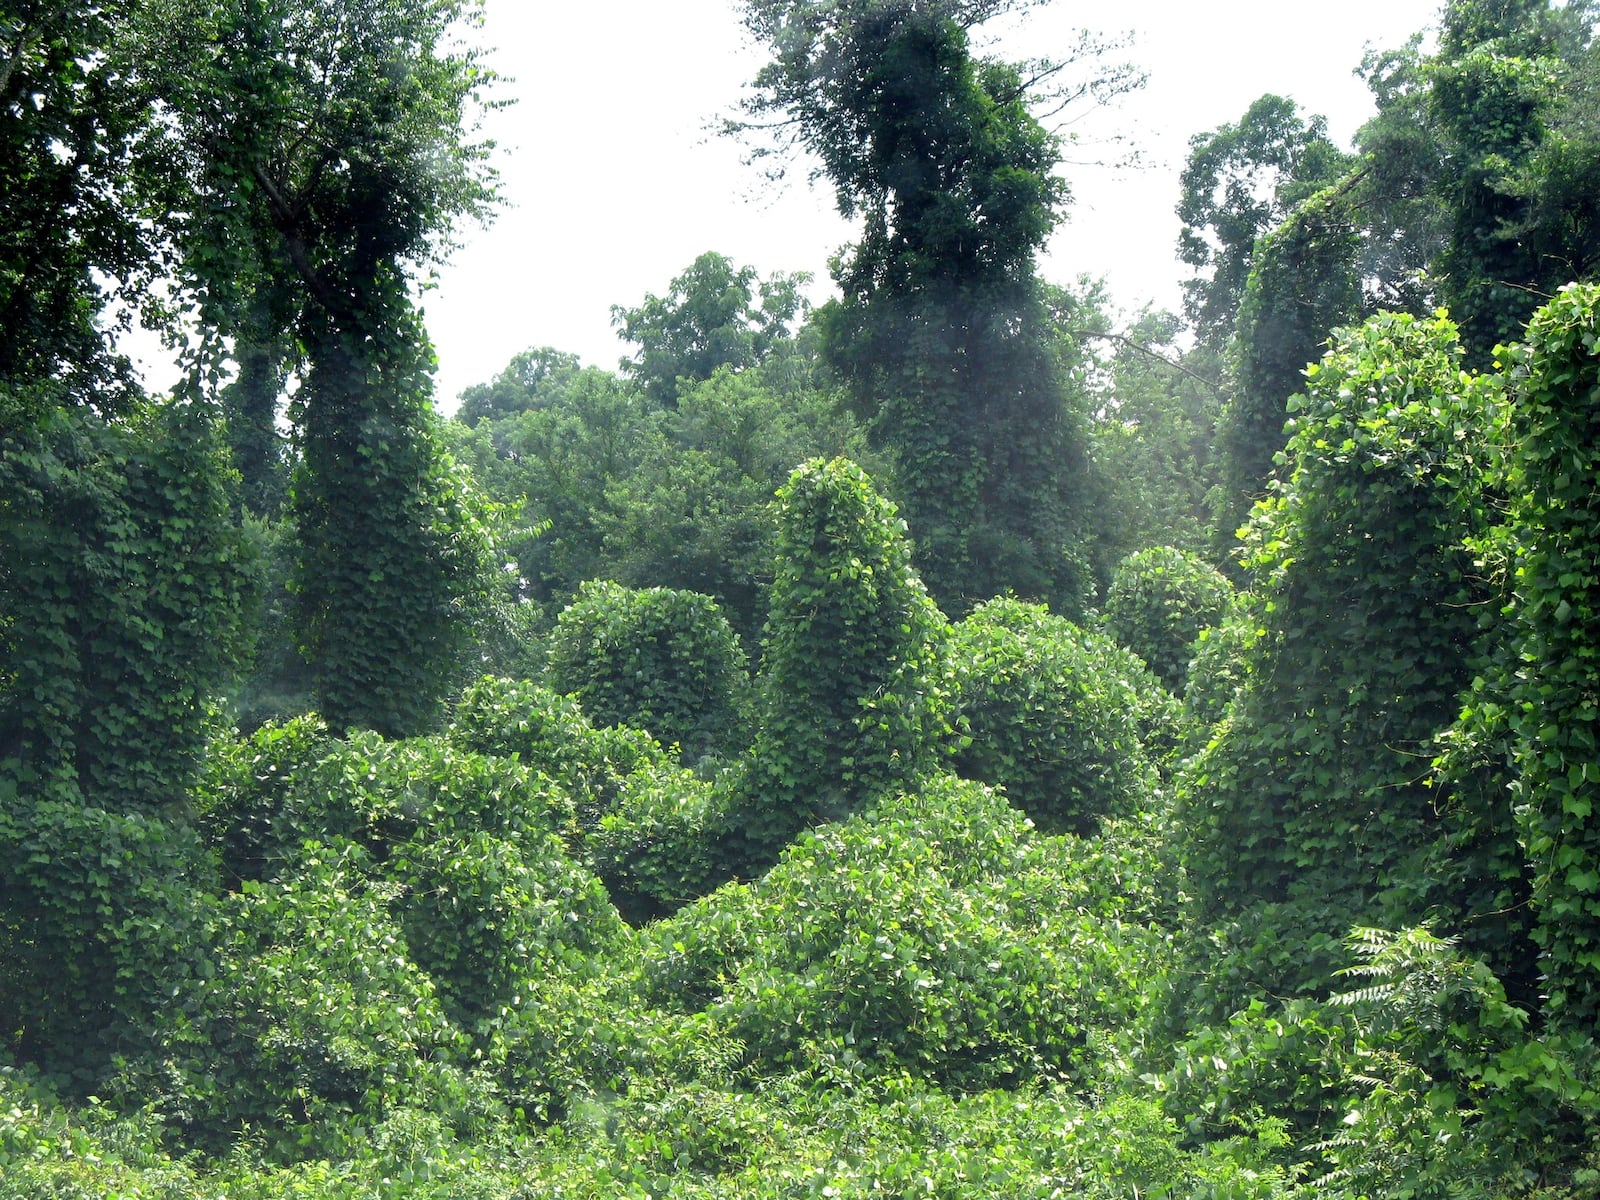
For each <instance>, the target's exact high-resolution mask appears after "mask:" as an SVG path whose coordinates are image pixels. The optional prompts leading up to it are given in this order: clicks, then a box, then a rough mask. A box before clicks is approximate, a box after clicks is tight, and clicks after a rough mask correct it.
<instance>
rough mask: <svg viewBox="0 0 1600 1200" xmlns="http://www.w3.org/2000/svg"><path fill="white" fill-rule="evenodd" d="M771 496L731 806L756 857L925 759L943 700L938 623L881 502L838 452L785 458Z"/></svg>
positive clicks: (892, 784) (897, 781)
mask: <svg viewBox="0 0 1600 1200" xmlns="http://www.w3.org/2000/svg"><path fill="white" fill-rule="evenodd" d="M778 504H779V516H778V574H777V579H776V581H775V582H774V583H773V586H772V617H771V620H770V621H769V622H768V626H767V628H768V642H767V647H766V658H765V666H766V679H765V695H764V697H763V700H764V708H763V714H762V724H761V733H760V736H759V738H758V739H757V743H756V747H755V751H754V755H753V763H752V768H751V771H750V774H749V778H748V789H747V802H746V811H745V812H743V813H741V821H742V824H743V826H744V828H745V829H746V831H747V832H748V834H749V837H750V840H751V843H752V846H753V849H754V852H755V857H754V859H753V860H752V861H753V862H756V863H764V862H770V861H771V860H772V858H773V857H775V856H776V854H777V852H778V851H779V849H781V848H782V846H783V845H784V844H785V843H786V842H787V841H788V840H789V839H790V838H791V837H793V836H794V835H795V834H796V833H797V832H799V831H800V830H801V829H804V828H805V827H806V826H807V825H810V824H814V823H816V822H820V821H828V820H835V819H838V818H841V817H844V816H848V815H849V814H850V813H852V812H854V811H856V810H857V809H858V808H860V807H861V806H862V805H864V804H866V803H869V802H870V801H871V800H873V799H874V798H876V797H878V796H881V795H885V794H889V793H892V792H893V791H895V790H897V789H900V788H903V787H906V786H908V785H910V784H911V783H912V782H913V781H914V780H916V779H917V778H918V777H919V776H920V775H921V774H922V773H923V772H925V771H927V770H930V769H931V768H932V767H933V766H934V765H935V762H936V754H937V738H938V736H939V734H940V733H941V731H942V730H943V728H944V724H945V712H946V706H947V705H946V698H945V696H944V694H943V690H942V687H941V679H940V667H939V652H940V648H941V645H942V642H943V640H944V637H945V636H946V630H947V626H946V623H945V620H944V616H943V614H941V613H940V612H939V610H938V608H937V607H936V606H935V605H934V603H933V601H932V600H930V599H929V598H928V594H927V592H926V591H925V590H924V588H923V586H922V582H921V580H919V579H918V578H917V575H916V572H915V571H913V570H912V568H911V553H910V548H909V546H908V545H907V543H906V537H905V523H904V522H903V521H901V520H900V518H899V517H898V516H897V515H896V510H895V507H894V505H893V504H891V503H889V501H887V500H885V499H884V498H883V497H882V496H880V495H879V494H878V493H877V492H876V491H874V490H873V487H872V482H871V480H869V479H868V478H867V476H866V474H865V473H864V472H863V471H862V470H861V468H859V467H857V466H856V465H855V464H854V463H852V462H849V461H847V460H845V459H834V460H833V461H831V462H823V461H822V460H820V459H816V460H813V461H811V462H808V463H806V464H805V465H804V466H801V467H800V468H798V469H797V470H796V471H795V472H794V473H793V474H792V475H791V476H790V477H789V482H788V483H787V484H785V485H784V487H783V488H782V490H780V491H779V493H778Z"/></svg>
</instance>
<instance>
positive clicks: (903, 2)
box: [740, 0, 1130, 610]
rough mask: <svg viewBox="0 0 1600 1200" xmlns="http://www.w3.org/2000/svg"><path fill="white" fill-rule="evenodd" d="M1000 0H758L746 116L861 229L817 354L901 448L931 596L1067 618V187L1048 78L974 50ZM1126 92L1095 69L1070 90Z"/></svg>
mask: <svg viewBox="0 0 1600 1200" xmlns="http://www.w3.org/2000/svg"><path fill="white" fill-rule="evenodd" d="M1011 7H1013V5H1012V4H1010V3H1008V2H1006V0H985V2H980V3H968V2H962V0H931V2H926V3H918V2H913V0H847V2H845V3H839V4H829V5H818V4H808V3H795V2H794V0H748V2H747V3H746V5H745V22H746V24H747V26H748V27H749V29H750V30H751V32H752V33H754V34H755V35H756V37H758V38H759V39H760V40H761V41H762V42H763V43H765V44H766V45H767V46H768V47H769V48H770V50H771V53H772V58H771V61H770V62H768V63H767V65H766V66H764V67H763V68H762V69H761V71H760V72H759V73H758V75H757V76H756V80H755V91H754V94H753V97H752V98H751V100H750V101H749V103H748V113H749V116H750V118H751V121H750V122H748V123H745V124H743V125H741V126H740V127H741V128H742V129H744V130H746V131H749V130H751V129H753V128H755V127H756V126H757V125H761V124H765V125H767V126H768V127H769V128H775V129H776V130H777V131H778V133H779V137H780V141H786V142H787V143H788V144H789V145H796V144H798V145H803V146H804V147H806V148H807V149H809V150H810V151H811V152H812V153H814V154H815V155H816V156H817V158H818V159H819V160H820V161H821V164H822V165H821V173H822V174H825V175H826V177H827V178H828V180H829V181H830V182H831V183H832V184H833V186H834V189H835V194H836V197H837V203H838V207H839V210H840V212H841V213H843V214H844V215H845V216H847V217H859V218H860V219H861V220H862V223H863V233H862V237H861V240H860V241H859V242H857V243H856V244H855V245H854V246H852V247H850V248H849V249H848V250H847V251H846V252H845V253H844V254H843V255H841V257H840V259H839V261H838V264H837V266H836V268H835V271H834V276H835V280H836V282H837V283H838V285H839V287H840V289H841V291H842V293H843V298H842V299H841V300H839V301H837V302H835V303H833V304H830V305H829V306H827V307H826V308H825V309H824V310H822V313H821V314H820V315H821V322H822V329H823V345H824V354H825V357H826V358H827V359H828V360H829V361H830V362H831V364H832V365H833V366H834V367H835V369H836V370H838V371H839V372H840V373H841V375H842V376H843V377H844V378H845V379H846V380H847V382H848V385H849V387H850V389H851V392H852V394H853V396H854V398H855V402H856V404H857V405H858V407H859V408H860V409H861V410H862V411H863V413H864V414H865V415H866V416H867V417H868V419H869V421H870V428H871V432H872V434H873V436H874V438H875V441H876V443H877V444H878V445H879V446H881V447H883V448H885V449H886V450H887V451H889V453H890V454H891V456H892V458H893V460H894V466H895V472H896V475H895V482H894V490H895V492H896V494H897V495H898V496H899V497H901V499H902V500H903V501H904V505H905V509H906V515H907V520H908V521H909V524H910V527H911V531H912V535H913V537H914V538H915V539H916V542H917V547H918V550H917V553H918V560H919V563H920V564H921V567H922V569H923V571H924V573H925V574H926V576H927V578H928V581H929V586H930V588H931V589H932V591H933V592H934V594H935V595H936V596H938V597H939V598H940V599H941V600H942V601H944V602H945V603H946V604H947V605H948V606H952V607H954V608H956V609H961V608H964V607H967V606H968V605H970V604H971V603H972V602H974V601H975V600H978V599H981V598H983V597H985V596H988V595H991V594H993V593H994V592H996V591H999V590H1002V589H1004V588H1006V587H1012V588H1015V589H1017V590H1019V591H1023V592H1026V593H1029V594H1032V595H1037V596H1044V597H1048V598H1049V599H1050V600H1051V601H1052V602H1053V603H1055V604H1057V605H1058V606H1064V607H1065V608H1067V609H1068V610H1076V609H1077V608H1078V607H1079V606H1080V605H1081V603H1082V600H1083V593H1084V592H1085V590H1086V589H1087V587H1088V585H1089V582H1090V580H1089V574H1090V567H1089V563H1088V562H1087V561H1086V560H1087V557H1088V556H1087V555H1085V553H1084V547H1085V545H1086V544H1087V543H1088V542H1089V540H1090V539H1089V538H1088V536H1087V534H1086V531H1087V529H1088V528H1089V523H1088V515H1087V513H1086V512H1085V511H1084V510H1085V508H1086V507H1087V504H1086V499H1085V493H1086V490H1087V489H1086V476H1087V474H1088V471H1089V469H1090V468H1089V461H1088V458H1087V455H1086V454H1085V452H1084V440H1085V434H1084V431H1083V429H1082V417H1083V414H1081V413H1079V412H1077V411H1075V410H1074V409H1073V407H1072V406H1071V405H1070V404H1069V403H1068V399H1067V396H1066V394H1065V392H1064V389H1063V386H1062V381H1061V379H1060V377H1059V374H1058V372H1057V371H1056V364H1055V362H1054V359H1053V356H1052V351H1051V348H1050V346H1049V339H1048V337H1047V333H1046V330H1047V327H1048V322H1047V320H1046V317H1045V310H1044V306H1043V303H1042V300H1041V295H1040V289H1039V284H1038V281H1037V279H1036V277H1035V274H1034V257H1035V255H1036V254H1037V253H1038V251H1039V249H1040V248H1041V247H1042V246H1043V244H1044V241H1045V239H1046V238H1047V237H1048V236H1049V234H1050V231H1051V230H1052V229H1053V228H1054V227H1055V224H1056V222H1057V221H1058V219H1059V217H1060V208H1061V204H1062V202H1063V201H1064V200H1065V198H1066V185H1065V183H1064V182H1063V180H1062V179H1061V178H1060V176H1059V175H1058V174H1057V173H1056V169H1057V167H1058V165H1059V163H1060V151H1059V144H1058V140H1057V139H1056V137H1054V136H1053V135H1052V134H1051V133H1050V131H1049V130H1047V129H1046V128H1045V127H1044V126H1043V125H1042V124H1041V123H1040V122H1039V120H1037V119H1036V118H1035V116H1034V115H1033V113H1032V112H1031V111H1030V108H1029V100H1030V94H1031V91H1030V89H1031V85H1032V84H1033V83H1034V82H1035V81H1036V80H1037V79H1038V78H1039V77H1041V76H1048V75H1051V74H1052V73H1053V72H1054V71H1055V70H1056V69H1057V68H1055V67H1052V66H1049V65H1041V64H1024V65H1022V66H1017V65H1013V64H1008V63H1003V62H998V61H994V60H990V59H986V58H983V57H981V56H979V55H978V54H977V53H975V52H974V50H973V48H972V45H971V40H970V31H971V30H972V28H973V27H975V26H977V25H979V24H981V23H982V22H984V21H985V20H987V19H989V18H990V17H993V16H996V15H998V14H1000V13H1003V12H1005V11H1006V10H1008V9H1009V8H1011ZM1085 53H1087V51H1085ZM1129 84H1130V77H1129V76H1128V75H1127V74H1126V73H1122V72H1115V71H1111V72H1106V73H1105V74H1103V75H1102V77H1101V78H1099V79H1097V80H1096V82H1095V83H1094V84H1092V85H1085V87H1084V88H1082V89H1080V94H1081V93H1082V92H1087V91H1089V90H1090V89H1091V88H1093V89H1095V90H1097V92H1099V93H1105V92H1114V91H1116V90H1118V89H1120V88H1124V87H1126V86H1129Z"/></svg>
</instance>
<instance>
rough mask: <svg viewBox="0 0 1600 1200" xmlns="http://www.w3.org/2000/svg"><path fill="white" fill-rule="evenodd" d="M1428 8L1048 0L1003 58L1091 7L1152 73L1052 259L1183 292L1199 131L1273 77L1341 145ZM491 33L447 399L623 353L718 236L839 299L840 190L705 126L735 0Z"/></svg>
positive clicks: (1058, 271)
mask: <svg viewBox="0 0 1600 1200" xmlns="http://www.w3.org/2000/svg"><path fill="white" fill-rule="evenodd" d="M1437 9H1438V0H1342V2H1341V3H1340V4H1338V5H1332V4H1315V5H1313V4H1307V3H1301V2H1296V0H1214V2H1212V3H1208V4H1200V3H1193V2H1192V0H1188V2H1185V0H1121V2H1120V3H1117V4H1100V5H1094V6H1092V7H1091V6H1088V5H1084V4H1081V3H1080V4H1074V3H1070V2H1069V0H1056V2H1055V3H1053V4H1050V5H1048V6H1046V7H1044V8H1041V9H1039V10H1038V11H1036V12H1034V13H1032V14H1031V15H1030V16H1029V17H1028V18H1027V19H1026V20H1025V21H1024V22H1023V23H1022V24H1021V26H1020V28H1018V29H1015V30H1008V31H1007V32H1006V34H1005V40H1004V42H1003V44H1002V46H1001V50H1002V51H1003V52H1004V53H1005V54H1006V56H1007V57H1047V56H1051V55H1052V54H1057V53H1063V52H1065V51H1066V50H1067V49H1068V48H1069V47H1070V46H1071V45H1072V44H1073V42H1074V40H1075V31H1076V30H1077V29H1078V28H1080V27H1082V26H1085V25H1087V26H1089V27H1091V28H1095V29H1099V30H1103V31H1105V32H1107V33H1116V32H1131V33H1133V35H1134V38H1135V41H1134V44H1133V46H1132V47H1131V49H1130V51H1129V52H1128V53H1129V55H1130V57H1132V58H1133V59H1134V60H1135V61H1136V62H1137V63H1138V64H1139V65H1140V66H1142V67H1143V68H1144V69H1145V70H1146V71H1148V73H1149V82H1148V84H1147V85H1146V86H1145V88H1144V89H1143V90H1142V91H1141V92H1140V93H1138V94H1136V95H1134V96H1131V97H1129V98H1127V99H1125V100H1124V101H1123V102H1122V104H1121V105H1120V107H1119V108H1117V109H1116V110H1115V111H1111V112H1107V113H1101V114H1099V115H1097V116H1096V117H1095V118H1093V119H1089V120H1085V121H1083V122H1080V123H1079V124H1078V125H1077V126H1075V127H1074V128H1075V129H1079V130H1081V131H1082V132H1083V133H1084V134H1085V135H1101V136H1104V135H1108V134H1111V133H1120V134H1123V135H1126V136H1127V137H1128V138H1129V139H1130V140H1131V145H1132V146H1133V147H1135V148H1137V149H1138V150H1139V151H1140V153H1141V155H1142V156H1143V158H1144V160H1145V163H1146V165H1145V166H1144V167H1143V168H1142V169H1138V170H1111V169H1106V168H1097V167H1090V166H1071V167H1069V168H1068V170H1067V177H1068V180H1069V183H1070V185H1071V187H1072V191H1073V195H1074V200H1073V203H1072V205H1071V207H1070V210H1069V215H1068V219H1067V221H1066V222H1065V224H1064V225H1063V226H1062V227H1061V229H1060V231H1059V232H1058V233H1057V234H1056V236H1055V238H1054V240H1053V241H1052V243H1051V246H1050V249H1049V253H1048V255H1047V257H1046V259H1045V261H1044V262H1043V263H1042V264H1041V266H1042V273H1043V274H1044V276H1045V277H1046V278H1048V279H1050V280H1052V281H1055V282H1059V283H1068V282H1071V281H1072V280H1074V279H1076V278H1077V277H1078V276H1079V275H1080V274H1083V273H1088V274H1091V275H1100V276H1105V277H1106V278H1107V279H1108V280H1109V283H1110V288H1111V293H1112V295H1113V297H1114V298H1115V300H1116V301H1117V303H1118V304H1119V305H1120V306H1122V307H1123V308H1124V309H1126V310H1130V311H1131V310H1136V309H1138V308H1139V307H1141V306H1142V305H1144V304H1146V303H1150V302H1154V303H1156V304H1158V305H1163V306H1168V307H1175V306H1176V305H1177V302H1178V290H1177V284H1178V281H1179V280H1180V279H1181V278H1183V277H1184V269H1183V268H1182V267H1181V265H1180V264H1178V263H1177V262H1176V260H1175V257H1174V243H1175V242H1176V238H1177V222H1176V219H1175V218H1174V217H1173V215H1172V213H1173V207H1174V205H1175V204H1176V201H1177V172H1178V170H1179V169H1180V168H1181V166H1182V163H1183V160H1184V156H1185V153H1186V150H1187V145H1188V140H1189V138H1190V136H1191V135H1193V134H1195V133H1198V132H1202V131H1205V130H1209V129H1213V128H1215V127H1216V126H1217V125H1219V124H1221V123H1223V122H1226V121H1234V120H1237V119H1238V118H1239V117H1240V116H1241V115H1242V114H1243V113H1244V110H1245V109H1246V108H1247V107H1248V106H1249V104H1250V102H1251V101H1252V100H1254V99H1255V98H1256V97H1258V96H1260V95H1261V94H1263V93H1265V92H1276V93H1279V94H1282V95H1287V96H1291V97H1293V98H1294V99H1295V100H1296V101H1298V102H1299V103H1300V104H1301V106H1302V107H1303V108H1304V109H1306V110H1307V111H1309V112H1320V113H1324V114H1326V115H1327V116H1328V117H1329V119H1330V122H1331V128H1332V132H1333V134H1334V136H1335V138H1336V139H1337V140H1339V141H1340V142H1341V144H1346V143H1347V142H1348V139H1349V136H1350V134H1351V133H1353V132H1354V130H1355V129H1356V127H1357V126H1359V125H1360V124H1361V122H1362V121H1364V120H1365V119H1366V117H1367V116H1368V115H1370V112H1371V107H1370V103H1369V101H1368V99H1367V93H1366V88H1365V86H1364V85H1363V84H1362V83H1361V81H1360V80H1359V79H1357V78H1356V77H1355V75H1354V74H1353V72H1354V70H1355V68H1356V66H1357V65H1358V64H1359V63H1360V61H1361V57H1362V54H1363V52H1364V49H1365V48H1366V47H1367V46H1368V45H1372V46H1374V47H1377V48H1388V47H1393V46H1398V45H1401V44H1403V43H1404V42H1405V40H1406V38H1407V37H1409V36H1410V35H1411V34H1412V33H1413V32H1416V31H1417V30H1420V29H1423V28H1424V27H1426V26H1429V25H1430V24H1432V23H1433V20H1434V18H1435V15H1436V13H1437ZM482 38H483V41H484V44H486V45H487V46H490V47H493V48H494V51H493V54H492V57H491V62H492V64H493V65H494V66H495V67H496V68H497V69H498V70H499V71H501V72H502V73H503V74H505V75H507V76H510V77H512V78H511V79H510V80H509V81H507V82H505V83H503V84H502V85H501V86H500V88H499V89H498V94H499V95H501V96H502V97H504V98H507V99H514V100H515V101H516V103H515V104H514V105H512V106H511V107H509V108H507V109H505V110H502V111H500V112H496V113H494V114H491V118H490V121H489V123H488V126H487V132H488V133H489V134H490V135H491V136H493V137H494V138H495V139H496V140H497V141H498V142H499V143H500V147H501V149H500V153H499V156H498V164H499V169H500V171H501V174H502V178H503V185H504V194H505V198H506V202H507V203H506V207H505V209H504V210H503V211H502V212H501V213H500V215H499V217H498V219H497V220H496V221H495V223H494V224H493V225H492V226H491V227H490V228H488V229H486V230H465V231H463V232H464V235H465V237H466V243H465V245H464V246H463V247H462V248H461V249H460V250H459V251H458V252H457V253H456V255H455V257H454V259H453V260H452V262H451V264H450V265H448V266H447V267H446V268H445V269H444V270H443V271H442V272H441V275H440V278H439V283H438V287H437V288H436V290H434V291H431V292H430V293H428V295H427V296H426V297H425V300H424V303H425V307H426V313H427V321H428V328H429V330H430V332H431V334H432V336H433V339H434V343H435V346H436V349H437V351H438V355H439V360H440V365H439V373H438V380H437V381H438V398H439V401H440V403H441V405H442V406H444V407H446V408H447V409H453V408H454V406H455V397H456V396H457V395H458V393H459V392H460V390H461V389H462V388H464V387H466V386H468V385H470V384H473V383H478V382H483V381H486V380H488V379H490V378H492V377H493V376H494V374H495V373H496V372H498V371H499V370H500V369H501V368H502V367H503V366H504V365H505V363H506V362H507V360H509V359H510V357H511V356H512V355H514V354H516V353H517V352H519V351H521V350H524V349H527V348H529V347H531V346H539V345H550V346H554V347H556V348H558V349H561V350H566V351H570V352H572V353H575V354H577V355H579V356H580V357H582V358H583V359H584V361H586V362H588V363H592V364H594V365H597V366H604V367H615V365H616V361H617V359H618V357H619V356H620V355H621V354H623V353H624V352H625V350H626V347H625V346H623V345H622V344H621V343H619V342H618V341H617V340H616V338H615V336H614V334H613V331H612V327H611V319H610V309H611V306H612V305H613V304H624V305H634V304H637V303H638V302H639V300H640V299H641V298H642V297H643V296H644V295H645V293H646V292H656V293H661V292H664V291H665V290H666V288H667V285H668V283H669V282H670V280H671V279H672V277H673V276H674V275H676V274H678V273H679V272H681V271H682V270H683V269H684V268H685V267H686V266H688V265H689V263H691V262H692V261H693V260H694V259H695V257H696V256H698V255H699V254H701V253H703V252H704V251H707V250H716V251H719V252H721V253H723V254H726V255H728V256H730V257H731V258H733V259H734V260H735V261H736V262H738V263H740V264H741V265H750V266H754V267H756V268H758V269H759V270H760V271H761V272H762V273H763V274H766V273H768V272H772V271H780V270H781V271H811V272H814V273H815V274H816V275H817V277H818V285H817V288H816V290H815V297H814V298H816V299H819V300H820V299H822V298H825V297H826V295H827V294H828V285H827V261H828V258H829V256H830V255H831V254H832V253H833V252H834V251H836V250H837V249H838V247H839V246H840V245H841V243H843V242H845V241H847V240H848V239H849V238H850V236H851V231H850V229H849V228H848V227H847V226H846V225H845V224H844V223H843V222H841V221H840V220H839V218H838V217H837V216H836V215H835V214H834V213H833V210H832V197H831V193H830V192H829V191H828V189H827V188H826V187H825V186H822V187H817V188H809V187H807V186H806V183H805V180H804V178H803V172H802V173H801V175H802V177H801V178H799V179H797V180H796V181H794V182H792V183H790V184H788V185H787V187H786V188H785V189H784V190H780V191H774V190H773V189H772V188H770V187H768V186H766V185H765V184H764V182H763V180H762V178H761V176H760V173H759V172H758V171H756V170H755V169H753V168H749V167H746V166H744V165H742V163H741V148H740V147H739V146H738V145H737V144H735V143H733V142H731V141H729V140H727V139H725V138H720V137H716V136H713V135H711V134H709V133H708V132H707V127H708V125H709V124H711V123H712V122H714V120H715V118H716V117H717V116H718V115H719V114H720V113H725V112H728V111H730V110H731V109H732V108H733V107H734V106H735V105H736V104H737V102H738V100H739V97H740V95H741V93H742V90H743V87H744V85H745V83H746V82H747V81H748V80H749V79H750V78H751V77H752V76H753V75H754V73H755V71H756V70H757V69H758V68H759V66H760V65H761V62H762V61H763V59H762V55H761V52H760V49H759V48H758V47H755V46H753V45H752V44H750V43H749V41H748V40H747V38H746V36H745V34H744V31H743V28H742V26H741V24H740V21H739V16H738V6H737V4H736V2H735V0H585V2H584V3H577V4H555V3H543V2H532V3H530V2H529V0H489V3H488V19H487V24H486V26H485V28H484V29H483V31H482ZM1108 152H1109V150H1108V149H1107V148H1106V147H1096V146H1094V145H1088V146H1080V147H1075V148H1073V149H1072V150H1071V151H1070V154H1071V156H1072V157H1075V158H1084V159H1092V158H1095V157H1097V156H1101V155H1104V154H1106V153H1108Z"/></svg>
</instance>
